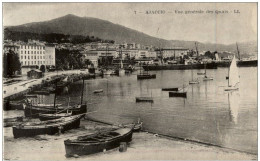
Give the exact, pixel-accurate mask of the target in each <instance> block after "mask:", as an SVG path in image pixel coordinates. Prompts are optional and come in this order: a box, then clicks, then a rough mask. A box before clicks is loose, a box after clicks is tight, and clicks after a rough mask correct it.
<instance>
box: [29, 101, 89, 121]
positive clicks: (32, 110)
mask: <svg viewBox="0 0 260 161" xmlns="http://www.w3.org/2000/svg"><path fill="white" fill-rule="evenodd" d="M67 110H68V112H72V115H78V114H82V113H86V112H87V105H76V106H70V107H62V106H61V107H56V108H54V107H53V106H52V107H47V108H46V107H42V106H31V105H28V104H26V105H25V108H24V115H25V117H33V118H38V117H39V114H40V113H41V114H54V113H61V112H62V113H66V112H67Z"/></svg>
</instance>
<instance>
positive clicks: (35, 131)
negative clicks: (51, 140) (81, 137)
mask: <svg viewBox="0 0 260 161" xmlns="http://www.w3.org/2000/svg"><path fill="white" fill-rule="evenodd" d="M84 115H85V114H80V115H75V116H70V117H62V118H60V119H55V120H49V121H39V122H27V123H21V124H19V125H17V126H13V135H14V138H19V137H32V136H35V135H42V134H48V135H54V134H56V133H58V132H64V131H67V130H70V129H74V128H78V127H79V125H80V119H81V118H82V117H83V116H84Z"/></svg>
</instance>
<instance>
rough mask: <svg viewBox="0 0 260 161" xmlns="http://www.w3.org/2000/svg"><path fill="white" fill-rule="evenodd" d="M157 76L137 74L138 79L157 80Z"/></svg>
mask: <svg viewBox="0 0 260 161" xmlns="http://www.w3.org/2000/svg"><path fill="white" fill-rule="evenodd" d="M155 78H156V74H149V73H148V74H137V79H155Z"/></svg>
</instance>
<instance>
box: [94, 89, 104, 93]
mask: <svg viewBox="0 0 260 161" xmlns="http://www.w3.org/2000/svg"><path fill="white" fill-rule="evenodd" d="M102 92H103V89H97V90H95V91H93V93H102Z"/></svg>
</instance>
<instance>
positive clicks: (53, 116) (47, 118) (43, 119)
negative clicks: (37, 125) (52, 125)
mask: <svg viewBox="0 0 260 161" xmlns="http://www.w3.org/2000/svg"><path fill="white" fill-rule="evenodd" d="M70 116H72V114H71V115H67V116H59V115H55V114H53V115H51V116H49V115H46V114H39V119H40V120H41V121H47V120H55V119H59V118H62V117H70Z"/></svg>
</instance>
